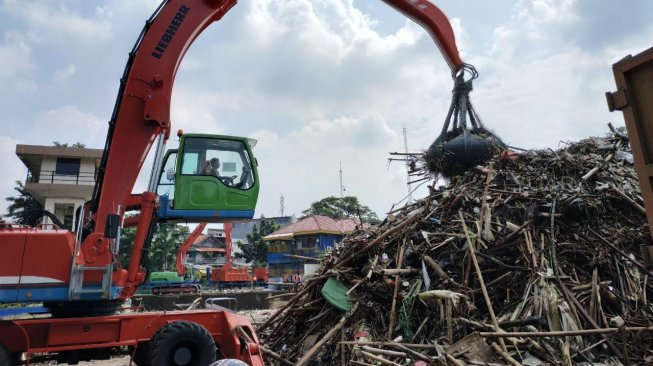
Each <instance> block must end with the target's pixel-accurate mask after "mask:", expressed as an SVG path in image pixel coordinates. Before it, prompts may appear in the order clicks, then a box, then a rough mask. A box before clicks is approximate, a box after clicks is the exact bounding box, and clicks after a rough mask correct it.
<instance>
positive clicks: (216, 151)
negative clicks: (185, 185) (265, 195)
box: [181, 137, 254, 190]
mask: <svg viewBox="0 0 653 366" xmlns="http://www.w3.org/2000/svg"><path fill="white" fill-rule="evenodd" d="M181 174H186V175H209V176H213V177H215V178H216V179H218V180H219V181H220V182H222V184H224V185H225V186H227V187H233V188H238V189H242V190H246V189H249V188H251V187H252V186H253V185H254V174H253V172H252V161H251V158H250V156H249V154H248V153H247V147H246V146H245V143H244V142H243V141H237V140H229V139H218V138H199V137H191V138H187V139H186V142H185V143H184V156H183V160H182V169H181Z"/></svg>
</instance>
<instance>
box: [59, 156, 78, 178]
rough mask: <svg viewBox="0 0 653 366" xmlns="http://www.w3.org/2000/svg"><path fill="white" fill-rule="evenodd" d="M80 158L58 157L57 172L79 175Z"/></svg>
mask: <svg viewBox="0 0 653 366" xmlns="http://www.w3.org/2000/svg"><path fill="white" fill-rule="evenodd" d="M80 164H81V159H80V158H57V167H56V169H55V174H59V175H79V166H80Z"/></svg>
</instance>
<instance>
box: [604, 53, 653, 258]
mask: <svg viewBox="0 0 653 366" xmlns="http://www.w3.org/2000/svg"><path fill="white" fill-rule="evenodd" d="M612 71H613V72H614V78H615V82H616V84H617V91H615V92H611V93H610V92H608V93H606V98H607V101H608V108H609V109H610V111H615V110H620V111H622V112H623V115H624V120H625V121H626V129H627V130H628V138H629V139H630V146H631V149H632V152H633V158H634V160H635V170H636V171H637V175H638V178H639V186H640V188H641V190H642V197H643V198H644V206H645V208H646V217H647V219H648V224H649V231H650V232H651V237H652V238H653V48H649V49H648V50H646V51H644V52H641V53H639V54H637V55H635V56H631V55H628V56H626V57H625V58H623V59H622V60H620V61H619V62H617V63H615V64H614V65H612ZM641 252H642V256H643V257H644V264H645V265H646V266H647V267H649V268H651V267H653V245H651V243H647V244H644V245H642V247H641Z"/></svg>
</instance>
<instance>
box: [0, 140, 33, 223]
mask: <svg viewBox="0 0 653 366" xmlns="http://www.w3.org/2000/svg"><path fill="white" fill-rule="evenodd" d="M18 143H20V141H18V140H16V139H14V138H12V137H10V136H0V156H2V157H3V159H2V160H3V163H2V174H1V175H0V197H1V198H0V216H2V215H4V214H6V213H7V201H6V200H5V199H4V198H5V197H13V196H15V194H16V192H15V191H14V187H15V186H16V183H15V181H16V180H21V181H23V182H24V180H25V174H26V172H27V168H25V166H24V165H23V164H22V163H21V161H20V159H18V157H17V156H16V144H18ZM0 218H1V217H0Z"/></svg>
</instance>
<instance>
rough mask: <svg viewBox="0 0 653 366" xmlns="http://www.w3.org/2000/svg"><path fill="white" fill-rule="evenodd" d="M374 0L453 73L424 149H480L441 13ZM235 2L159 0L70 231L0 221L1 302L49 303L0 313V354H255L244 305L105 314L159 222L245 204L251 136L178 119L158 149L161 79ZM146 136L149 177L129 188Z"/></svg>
mask: <svg viewBox="0 0 653 366" xmlns="http://www.w3.org/2000/svg"><path fill="white" fill-rule="evenodd" d="M385 2H386V3H388V4H390V5H391V6H393V7H395V8H396V9H397V10H399V11H401V12H402V13H404V14H405V15H406V16H408V17H410V18H412V19H414V20H415V21H416V22H418V23H419V24H421V25H422V26H423V27H424V28H425V29H427V30H428V32H429V33H430V34H431V36H432V37H433V38H434V40H435V41H436V43H437V44H438V46H439V47H440V48H441V50H442V52H443V54H444V56H445V59H446V60H447V62H448V63H449V65H450V67H451V68H452V71H453V76H454V79H455V80H456V88H454V103H452V109H451V111H450V113H449V117H448V118H454V119H453V125H452V128H451V129H449V127H448V124H449V122H447V124H446V126H445V127H446V128H443V130H442V134H441V135H440V137H439V138H438V140H436V142H435V143H434V145H433V146H431V148H430V149H429V152H428V154H427V155H428V156H430V157H432V158H433V159H434V161H436V162H437V161H445V162H447V163H448V162H451V163H453V164H459V163H460V162H463V163H467V162H468V161H470V160H474V159H476V156H479V155H483V154H485V153H486V151H487V150H489V149H490V146H491V143H488V142H487V141H488V140H487V139H484V138H483V136H484V134H485V133H486V131H485V130H484V129H483V128H482V125H480V120H478V118H477V117H476V116H475V113H473V109H471V104H470V103H469V100H468V94H469V91H470V90H471V80H472V79H473V78H474V77H475V76H476V72H475V70H474V69H473V67H471V66H469V65H467V64H464V63H463V62H462V61H461V60H460V57H459V56H458V51H457V48H456V44H455V40H454V34H453V30H452V28H451V25H450V24H449V22H448V20H447V18H446V16H444V14H443V13H442V12H441V11H440V10H439V9H438V8H437V7H435V6H434V5H433V4H431V3H430V2H429V1H427V0H385ZM235 5H236V0H165V1H163V2H162V3H161V5H160V6H159V7H158V8H157V9H156V11H155V12H154V14H153V15H152V17H151V18H150V19H149V20H148V21H147V22H146V24H145V27H144V29H143V31H142V33H141V34H140V36H139V37H138V39H137V41H136V44H135V45H134V48H133V49H132V51H131V52H130V53H129V58H128V62H127V66H126V67H125V71H124V74H123V75H122V78H121V80H120V89H119V91H118V97H117V100H116V103H115V107H114V111H113V114H112V117H111V120H110V121H109V128H108V132H107V139H106V145H105V148H104V154H103V157H102V160H101V163H100V166H99V168H98V174H97V183H96V185H95V189H94V194H93V198H92V200H91V201H90V202H88V203H87V204H86V205H85V206H84V207H83V210H81V211H80V212H79V213H78V215H77V219H76V223H77V224H76V227H75V229H74V231H69V230H66V229H59V228H57V229H54V230H45V229H44V228H41V227H36V228H32V227H22V226H18V225H7V224H3V225H1V226H0V249H1V250H2V256H0V303H21V302H22V303H27V302H43V303H44V306H45V307H46V310H47V311H49V312H50V314H51V315H52V316H51V317H47V318H42V319H21V320H17V319H11V320H0V364H2V365H9V366H14V365H17V364H18V363H19V362H20V363H22V361H20V360H26V361H27V363H28V364H29V360H30V358H31V357H32V356H34V355H38V357H45V356H47V355H54V356H56V359H57V360H58V361H60V362H68V363H76V362H78V361H79V360H80V359H84V358H93V357H95V356H97V355H101V354H103V353H102V350H108V349H119V348H121V347H122V348H124V347H129V348H130V349H131V350H132V356H133V360H134V361H135V362H136V363H137V364H138V365H139V366H150V365H166V366H206V365H208V364H210V363H211V362H213V361H214V360H215V359H216V358H229V359H237V360H239V361H234V362H236V363H237V362H241V364H242V362H245V363H247V364H250V365H262V364H263V359H262V354H261V349H260V347H259V345H258V340H257V337H256V334H255V333H254V331H253V328H252V326H251V324H250V323H249V322H248V321H247V319H245V318H244V317H240V316H238V315H235V314H230V313H225V312H221V311H196V312H165V313H120V314H117V315H116V314H115V312H116V311H117V310H118V309H119V307H120V305H121V303H122V301H124V300H126V299H129V298H130V297H131V296H133V294H134V293H135V291H136V289H137V287H138V286H139V285H140V284H141V283H143V282H144V281H145V278H146V275H147V273H146V272H147V269H146V268H147V266H146V263H145V261H144V259H145V256H144V255H143V254H144V253H146V252H147V248H148V243H149V242H150V241H151V238H152V235H153V233H154V231H155V229H156V224H157V223H158V222H197V223H199V222H230V221H235V220H243V219H247V218H251V217H253V214H254V208H255V205H256V200H257V198H258V190H259V176H258V172H257V169H256V165H257V164H256V159H255V158H254V156H253V154H252V147H253V141H252V140H250V139H246V138H243V137H237V136H220V135H200V134H193V135H190V134H186V135H184V134H183V133H178V136H179V138H180V145H179V149H177V150H171V151H168V152H165V143H166V141H167V140H168V137H169V136H170V132H171V131H172V124H171V121H170V104H171V96H172V88H173V84H174V81H175V76H176V74H177V70H178V68H179V65H180V63H181V61H182V59H183V56H184V55H185V53H186V51H187V50H188V48H189V47H190V46H191V44H192V43H193V41H194V40H195V39H196V38H197V37H198V36H199V35H200V34H201V33H202V31H203V30H204V29H206V28H207V27H208V26H210V25H211V24H212V23H214V22H216V21H218V20H220V19H221V18H222V17H223V16H224V15H225V14H226V13H227V12H228V11H229V10H230V9H231V8H232V7H233V6H235ZM465 74H468V75H469V76H470V78H468V80H465V79H464V77H465V76H464V75H465ZM466 115H469V116H470V123H471V128H470V127H468V126H467V123H466V119H465V116H466ZM452 116H453V117H452ZM445 131H446V132H445ZM152 147H155V158H154V164H153V167H152V174H151V177H150V184H149V185H148V188H147V190H146V191H145V192H142V193H139V194H134V193H132V190H133V188H134V184H135V182H136V178H137V177H138V175H139V172H140V170H141V168H142V167H143V163H144V161H145V157H146V156H147V155H148V152H149V151H150V149H151V148H152ZM479 152H480V153H479ZM470 156H471V157H472V158H474V159H471V158H469V157H470ZM214 160H218V161H222V162H223V164H222V168H221V170H219V171H215V172H211V174H208V173H206V172H205V169H203V168H205V167H207V166H208V165H207V164H209V162H211V165H213V161H214ZM226 162H229V164H226ZM216 166H217V164H216ZM227 167H229V169H227ZM234 173H235V175H234ZM127 212H137V214H136V215H133V216H125V213H127ZM130 226H132V227H136V229H137V230H136V233H135V238H134V243H133V245H132V248H131V257H130V260H129V263H121V262H120V255H119V252H118V250H119V246H118V242H119V236H120V232H121V229H122V228H124V227H130ZM44 264H47V265H44Z"/></svg>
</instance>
